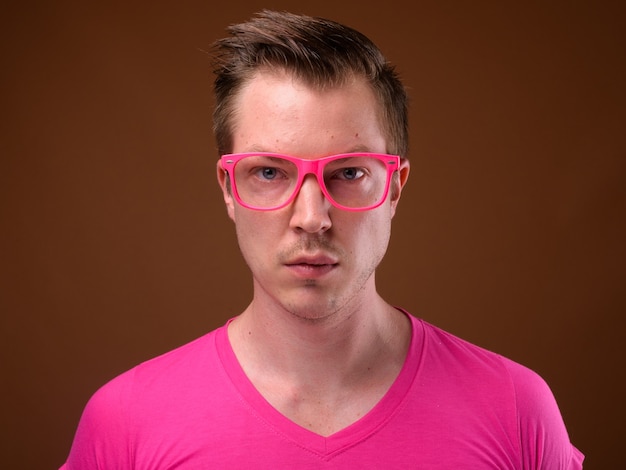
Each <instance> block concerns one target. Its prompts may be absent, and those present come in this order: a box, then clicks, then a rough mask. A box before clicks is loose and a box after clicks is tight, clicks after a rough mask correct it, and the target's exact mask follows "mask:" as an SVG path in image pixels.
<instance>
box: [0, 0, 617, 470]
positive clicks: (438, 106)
mask: <svg viewBox="0 0 626 470" xmlns="http://www.w3.org/2000/svg"><path fill="white" fill-rule="evenodd" d="M91 3H92V2H83V1H80V2H79V1H75V2H70V1H49V2H41V1H40V2H34V3H33V2H30V3H29V2H23V3H20V4H19V5H18V2H7V4H5V6H4V8H3V10H4V11H3V13H2V20H1V21H2V23H3V24H1V25H0V26H1V28H0V31H1V33H0V34H1V35H2V37H1V39H2V41H1V45H0V47H1V48H2V50H1V53H2V54H1V56H0V60H1V62H2V65H1V71H2V72H1V80H2V84H1V85H2V95H1V97H2V108H1V109H2V117H1V129H2V131H1V132H2V135H1V136H0V216H1V224H2V225H1V231H0V234H1V235H0V237H1V240H0V256H1V258H0V282H1V284H0V289H1V291H0V294H1V295H0V311H1V321H2V323H1V326H2V335H3V340H2V410H3V411H2V433H3V435H2V436H1V439H0V445H1V446H2V447H1V452H0V455H1V456H2V461H3V463H2V464H0V465H2V467H3V468H12V469H13V468H24V469H35V468H42V469H43V468H56V467H57V466H58V465H60V464H61V463H62V462H63V460H64V459H65V457H66V455H67V452H68V450H69V447H70V443H71V439H72V436H73V433H74V430H75V428H76V424H77V422H78V419H79V416H80V413H81V411H82V408H83V406H84V405H85V402H86V400H87V399H88V398H89V396H90V395H91V394H92V393H93V392H94V391H95V390H96V388H97V387H99V386H100V385H102V384H103V383H104V382H106V381H107V380H108V379H110V378H112V377H113V376H114V375H116V374H118V373H120V372H122V371H124V370H125V369H127V368H129V367H131V366H133V365H134V364H136V363H137V362H139V361H141V360H144V359H147V358H149V357H152V356H154V355H157V354H159V353H161V352H164V351H166V350H168V349H170V348H173V347H175V346H177V345H180V344H182V343H184V342H186V341H189V340H191V339H193V338H195V337H197V336H199V335H201V334H203V333H204V332H205V331H207V330H209V329H212V328H214V327H216V326H218V325H221V324H222V323H223V322H224V321H225V320H226V319H227V318H228V317H230V316H232V315H234V314H237V313H238V312H239V311H240V310H241V309H242V308H243V307H244V306H245V305H246V304H247V301H248V299H249V296H250V281H249V275H248V273H247V270H246V267H245V266H244V264H243V262H242V260H241V258H240V256H239V253H238V249H237V245H236V242H235V238H234V231H233V228H232V224H231V223H230V222H229V220H228V219H227V217H226V213H225V210H224V208H223V207H222V202H221V200H220V196H219V192H218V189H217V185H216V183H215V177H214V164H215V161H216V158H217V156H216V154H215V150H214V142H213V140H212V135H211V122H210V111H211V105H212V101H211V100H212V98H211V94H210V80H211V76H210V70H209V66H208V63H207V60H206V56H205V54H204V53H203V50H206V49H207V48H208V45H209V44H210V43H211V42H212V41H213V40H214V39H216V38H218V37H220V36H222V35H223V32H224V29H225V27H226V25H227V24H230V23H232V22H238V21H241V20H244V19H246V18H248V17H249V16H250V14H251V13H252V12H254V11H256V10H258V9H260V8H262V7H268V8H277V9H289V10H293V11H297V12H305V13H309V14H316V15H321V16H328V17H332V18H334V19H337V20H340V21H343V22H346V23H347V24H350V25H352V26H354V27H356V28H357V29H360V30H362V31H363V32H365V33H366V34H367V35H369V36H370V37H371V38H372V39H373V40H375V41H376V42H377V43H378V44H379V45H380V46H381V48H382V49H383V50H384V51H385V53H386V54H387V55H388V57H389V59H390V60H391V61H393V62H394V63H396V64H397V65H398V68H399V71H400V73H401V75H402V76H403V77H404V80H405V82H406V83H407V85H408V86H409V87H410V93H411V97H412V112H411V120H412V123H411V124H412V134H411V139H412V141H411V145H412V151H411V155H410V157H411V159H412V173H411V178H410V181H409V184H408V186H407V188H406V192H405V193H404V199H403V201H402V204H401V207H400V212H399V214H398V217H397V218H396V221H395V227H394V235H393V237H392V245H391V248H390V251H389V254H388V257H387V259H386V261H385V262H384V263H383V266H382V267H381V269H380V274H379V285H380V289H381V292H382V293H383V294H384V296H385V297H387V298H388V299H389V300H390V301H392V302H393V303H395V304H398V305H401V306H404V307H406V308H407V309H409V310H410V311H412V312H413V313H414V314H416V315H418V316H421V317H423V318H425V319H426V320H428V321H430V322H432V323H435V324H437V325H439V326H441V327H443V328H446V329H448V330H449V331H451V332H453V333H455V334H458V335H460V336H462V337H464V338H466V339H469V340H471V341H473V342H475V343H477V344H480V345H482V346H484V347H486V348H489V349H492V350H495V351H498V352H500V353H502V354H504V355H507V356H509V357H511V358H513V359H515V360H517V361H519V362H521V363H523V364H526V365H528V366H530V367H531V368H533V369H535V370H537V371H538V372H540V373H541V374H542V375H543V376H544V377H545V378H546V380H547V381H548V383H549V384H550V385H551V387H552V389H553V391H554V393H555V395H556V397H557V399H558V401H559V403H560V406H561V410H562V413H563V416H564V419H565V421H566V423H567V426H568V429H569V431H570V434H571V438H572V440H573V442H574V443H575V444H576V445H577V446H578V447H579V448H580V449H581V450H583V451H584V452H585V453H586V454H587V466H586V468H587V469H609V468H617V466H618V465H619V464H622V463H623V461H624V459H623V455H622V454H623V450H622V449H623V448H622V446H623V443H622V441H623V437H624V432H623V427H624V426H623V423H624V419H625V413H624V396H625V391H626V390H625V388H624V384H623V379H624V369H625V368H624V362H625V361H624V359H625V347H624V340H625V339H626V338H625V336H626V335H625V328H624V313H626V308H625V307H626V296H625V293H624V291H625V285H624V284H625V283H624V281H625V275H624V263H625V261H626V253H625V249H624V240H626V237H625V235H626V227H625V223H624V209H625V202H626V197H625V194H626V192H625V190H624V185H625V183H626V144H625V141H626V139H625V137H624V134H625V133H624V125H625V117H626V112H625V105H626V96H625V92H624V89H625V86H624V84H625V83H626V71H625V60H624V58H625V57H624V32H623V31H624V29H623V28H624V21H623V20H624V15H623V11H622V9H621V8H620V7H619V6H618V5H619V3H620V2H617V1H616V2H607V1H604V2H569V1H568V2H566V1H563V2H536V4H535V2H532V3H533V4H534V6H528V5H527V6H520V5H514V4H513V3H512V2H511V3H508V6H504V5H503V4H502V3H504V2H495V1H494V2H481V1H479V2H461V1H459V2H435V1H432V2H414V3H413V5H414V6H413V8H412V10H411V11H410V12H409V11H407V9H406V6H405V2H404V1H395V0H388V1H385V2H371V3H367V2H361V1H343V2H339V1H319V2H310V3H305V2H299V1H291V2H290V1H286V0H285V1H265V2H261V1H253V0H248V1H240V2H219V3H218V2H210V1H179V2H165V1H156V2H155V1H150V2H149V1H135V2H103V3H106V5H105V4H101V5H98V6H93V5H91ZM528 3H530V2H528ZM583 3H585V5H583ZM313 5H315V6H313Z"/></svg>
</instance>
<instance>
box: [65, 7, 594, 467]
mask: <svg viewBox="0 0 626 470" xmlns="http://www.w3.org/2000/svg"><path fill="white" fill-rule="evenodd" d="M230 32H231V36H230V37H229V38H226V39H223V40H221V41H219V42H218V43H217V45H216V50H217V54H216V69H215V70H216V75H217V78H216V81H215V92H216V98H217V106H216V110H215V114H214V120H215V133H216V138H217V144H218V148H219V152H220V155H221V158H220V159H219V161H218V164H217V177H218V181H219V184H220V186H221V188H222V190H223V195H224V201H225V203H226V208H227V212H228V215H229V217H230V218H231V219H232V220H233V221H234V223H235V227H236V232H237V237H238V241H239V245H240V247H241V252H242V253H243V256H244V258H245V260H246V262H247V264H248V266H249V267H250V270H251V272H252V278H253V283H254V295H253V299H252V301H251V303H250V304H249V306H248V307H247V308H246V310H245V311H244V312H242V313H241V314H240V315H238V316H237V317H236V318H234V319H232V320H231V321H229V322H228V323H227V324H226V325H225V326H224V327H222V328H220V329H218V330H216V331H213V332H211V333H209V334H207V335H205V336H203V337H202V338H199V339H198V340H196V341H194V342H192V343H190V344H187V345H185V346H182V347H180V348H178V349H176V350H174V351H171V352H170V353H167V354H165V355H163V356H160V357H158V358H155V359H153V360H151V361H148V362H146V363H144V364H141V365H139V366H138V367H136V368H134V369H132V370H131V371H129V372H126V373H125V374H122V375H121V376H120V377H117V378H116V379H114V380H113V381H111V382H110V383H108V384H107V385H105V386H104V387H103V388H102V389H100V390H99V391H98V392H97V393H96V394H95V395H94V397H92V399H91V400H90V402H89V404H88V405H87V407H86V409H85V412H84V414H83V417H82V418H81V422H80V424H79V428H78V431H77V434H76V437H75V440H74V443H73V446H72V450H71V452H70V456H69V458H68V461H67V463H66V466H65V467H66V468H68V469H71V470H77V469H86V468H103V469H104V468H106V469H113V468H136V469H166V468H167V469H172V468H190V469H199V468H298V469H301V468H333V469H335V468H383V467H389V468H429V469H430V468H441V469H459V468H467V469H480V468H502V469H504V468H507V469H508V468H511V469H518V468H524V469H534V468H544V469H578V468H582V454H580V452H579V451H578V450H576V449H575V448H574V447H573V446H572V445H571V444H570V442H569V439H568V436H567V432H566V429H565V426H564V424H563V420H562V419H561V416H560V413H559V410H558V407H557V405H556V403H555V401H554V398H553V396H552V394H551V392H550V390H549V389H548V387H547V386H546V384H545V383H544V382H543V380H541V379H540V378H539V377H538V376H537V375H536V374H535V373H533V372H531V371H530V370H528V369H526V368H524V367H523V366H520V365H518V364H516V363H514V362H512V361H510V360H507V359H505V358H503V357H501V356H498V355H496V354H494V353H491V352H488V351H485V350H483V349H481V348H478V347H476V346H473V345H471V344H468V343H466V342H464V341H462V340H460V339H458V338H456V337H454V336H452V335H450V334H448V333H445V332H443V331H441V330H439V329H437V328H436V327H434V326H431V325H429V324H427V323H425V322H423V321H420V320H418V319H416V318H415V317H412V316H411V315H410V314H409V313H407V312H405V311H402V310H400V309H397V308H394V307H392V306H391V305H390V304H388V303H387V302H386V301H385V300H383V299H382V298H381V297H380V296H379V294H378V293H377V291H376V284H375V271H376V267H377V266H378V264H379V262H380V261H381V259H382V258H383V255H384V254H385V251H386V249H387V244H388V242H389V236H390V227H391V220H392V218H393V216H394V214H395V211H396V209H397V206H398V203H399V200H400V196H401V193H402V188H403V187H404V185H405V183H406V181H407V177H408V174H409V162H408V160H407V159H406V158H405V157H406V153H407V141H408V137H407V136H408V132H407V98H406V93H405V90H404V88H403V86H402V85H401V83H400V81H399V80H398V77H397V75H396V74H395V72H394V70H393V68H392V67H391V66H389V65H388V64H387V63H386V61H385V59H384V58H383V56H382V55H381V53H380V52H379V50H378V49H377V48H376V47H375V46H374V44H372V43H371V42H370V41H369V40H368V39H367V38H365V37H364V36H363V35H361V34H360V33H358V32H356V31H354V30H352V29H350V28H347V27H345V26H342V25H339V24H336V23H334V22H330V21H327V20H322V19H315V18H309V17H305V16H297V15H292V14H287V13H277V12H269V11H266V12H262V13H261V14H259V15H257V16H256V17H255V18H254V19H252V20H251V21H249V22H247V23H243V24H240V25H236V26H232V27H231V28H230Z"/></svg>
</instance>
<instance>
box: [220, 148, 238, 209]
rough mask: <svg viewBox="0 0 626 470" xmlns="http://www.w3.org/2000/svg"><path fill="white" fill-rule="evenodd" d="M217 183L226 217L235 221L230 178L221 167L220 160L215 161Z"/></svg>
mask: <svg viewBox="0 0 626 470" xmlns="http://www.w3.org/2000/svg"><path fill="white" fill-rule="evenodd" d="M217 182H218V183H219V185H220V187H221V188H222V194H223V195H224V202H225V203H226V211H227V212H228V217H230V218H231V219H232V220H235V200H234V198H233V194H232V188H231V185H230V176H229V175H228V172H227V171H226V170H225V169H224V167H223V166H222V162H221V160H218V161H217Z"/></svg>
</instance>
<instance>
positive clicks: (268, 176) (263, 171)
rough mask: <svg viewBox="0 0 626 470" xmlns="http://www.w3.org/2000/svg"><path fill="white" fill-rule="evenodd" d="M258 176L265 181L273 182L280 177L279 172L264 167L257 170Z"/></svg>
mask: <svg viewBox="0 0 626 470" xmlns="http://www.w3.org/2000/svg"><path fill="white" fill-rule="evenodd" d="M256 175H257V176H258V177H259V178H261V179H264V180H273V179H274V178H276V177H277V176H278V170H277V169H276V168H272V167H269V166H267V167H263V168H259V169H257V170H256Z"/></svg>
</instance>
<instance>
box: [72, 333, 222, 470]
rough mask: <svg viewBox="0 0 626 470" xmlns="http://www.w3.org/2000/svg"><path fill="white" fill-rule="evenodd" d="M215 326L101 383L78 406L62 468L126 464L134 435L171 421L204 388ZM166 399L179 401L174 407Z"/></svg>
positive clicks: (210, 365) (211, 363) (211, 364)
mask: <svg viewBox="0 0 626 470" xmlns="http://www.w3.org/2000/svg"><path fill="white" fill-rule="evenodd" d="M216 331H219V330H216ZM216 331H213V332H211V333H208V334H206V335H204V336H202V337H200V338H198V339H196V340H194V341H191V342H189V343H187V344H185V345H182V346H180V347H178V348H176V349H173V350H171V351H169V352H167V353H165V354H162V355H160V356H157V357H155V358H152V359H150V360H147V361H145V362H143V363H141V364H139V365H137V366H135V367H133V368H132V369H129V370H128V371H126V372H124V373H122V374H120V375H118V376H117V377H115V378H113V379H112V380H110V381H109V382H107V383H106V384H104V385H103V386H101V387H100V388H99V389H98V390H97V391H96V392H95V393H94V394H93V395H92V396H91V398H90V399H89V401H88V402H87V405H86V406H85V408H84V410H83V413H82V416H81V418H80V421H79V424H78V429H77V431H76V434H75V436H74V441H73V444H72V448H71V451H70V456H69V459H68V468H101V466H102V465H104V466H105V467H107V466H109V465H111V466H113V467H116V466H117V467H116V468H130V466H131V464H130V462H129V461H128V460H126V459H130V458H131V454H132V452H131V451H130V449H131V448H132V446H133V444H132V443H133V442H134V441H135V439H136V437H137V436H138V435H139V434H141V433H142V432H143V433H145V430H146V429H157V428H158V427H159V426H162V424H160V423H163V422H171V421H172V418H173V417H176V416H178V414H180V410H181V407H182V409H183V411H185V406H186V405H187V404H189V403H191V402H193V401H194V400H195V399H197V396H196V395H198V394H201V393H203V392H205V391H206V390H207V388H208V387H209V385H208V384H207V382H208V381H209V380H210V379H208V378H207V377H209V376H210V374H211V372H210V370H207V368H208V369H211V368H213V369H215V368H216V367H217V366H216V365H215V364H216V363H217V362H218V361H217V359H216V354H215V346H214V335H215V334H216ZM207 372H208V373H207ZM172 403H178V404H181V405H180V406H179V407H178V408H174V407H173V406H172ZM121 449H126V450H127V451H128V452H126V451H121ZM94 459H95V460H94Z"/></svg>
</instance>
